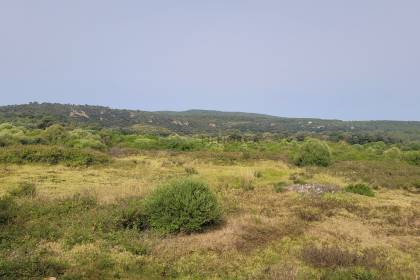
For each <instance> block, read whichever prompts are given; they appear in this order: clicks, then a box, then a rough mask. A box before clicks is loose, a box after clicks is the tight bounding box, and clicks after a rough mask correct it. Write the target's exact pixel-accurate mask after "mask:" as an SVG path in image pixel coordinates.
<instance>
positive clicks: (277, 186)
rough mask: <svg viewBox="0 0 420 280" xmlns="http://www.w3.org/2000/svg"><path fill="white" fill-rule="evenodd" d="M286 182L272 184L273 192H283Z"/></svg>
mask: <svg viewBox="0 0 420 280" xmlns="http://www.w3.org/2000/svg"><path fill="white" fill-rule="evenodd" d="M286 185H287V184H286V182H278V183H276V184H274V191H275V192H276V193H280V192H284V187H285V186H286Z"/></svg>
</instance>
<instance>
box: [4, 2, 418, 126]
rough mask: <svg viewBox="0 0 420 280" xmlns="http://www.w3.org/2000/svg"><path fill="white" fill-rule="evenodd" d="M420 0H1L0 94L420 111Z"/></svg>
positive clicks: (405, 114) (261, 108)
mask: <svg viewBox="0 0 420 280" xmlns="http://www.w3.org/2000/svg"><path fill="white" fill-rule="evenodd" d="M419 14H420V1H418V0H398V1H397V0H393V1H389V0H351V1H337V0H317V1H314V0H289V1H282V0H254V1H248V0H211V1H203V0H189V1H187V0H176V1H173V0H167V1H163V0H153V1H143V0H88V1H87V0H67V1H57V0H36V1H34V0H0V105H6V104H20V103H27V102H31V101H38V102H59V103H72V104H91V105H105V106H110V107H113V108H126V109H141V110H150V111H153V110H187V109H214V110H223V111H245V112H256V113H265V114H272V115H277V116H285V117H318V118H329V119H331V118H332V119H344V120H372V119H387V120H390V119H393V120H420V16H419Z"/></svg>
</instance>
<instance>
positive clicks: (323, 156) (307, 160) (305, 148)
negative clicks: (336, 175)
mask: <svg viewBox="0 0 420 280" xmlns="http://www.w3.org/2000/svg"><path fill="white" fill-rule="evenodd" d="M331 162H332V155H331V150H330V148H329V147H328V145H327V144H326V143H325V142H322V141H320V140H316V139H310V140H307V141H305V143H304V144H303V145H302V147H301V148H300V151H299V152H298V153H297V155H296V156H295V158H294V163H295V164H296V165H297V166H308V165H317V166H328V165H330V164H331Z"/></svg>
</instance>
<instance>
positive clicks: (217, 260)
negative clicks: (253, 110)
mask: <svg viewBox="0 0 420 280" xmlns="http://www.w3.org/2000/svg"><path fill="white" fill-rule="evenodd" d="M136 129H137V130H136ZM136 129H133V130H130V131H118V130H112V129H99V130H98V129H87V128H80V127H78V128H72V127H64V126H60V125H53V126H49V127H46V128H25V127H19V126H15V125H12V124H5V123H4V124H2V125H0V146H1V147H0V240H1V242H0V256H1V258H0V279H44V278H47V277H56V278H57V279H68V280H69V279H273V280H274V279H416V277H418V275H420V262H419V259H420V230H419V229H420V196H419V195H420V166H419V164H418V162H417V160H416V156H417V153H418V150H416V148H415V146H410V145H412V143H411V144H409V143H407V144H395V143H393V144H389V143H388V144H386V143H384V142H369V143H364V144H358V143H357V144H354V143H349V142H344V141H341V140H337V141H325V140H322V139H313V138H308V137H303V138H301V137H273V136H267V135H265V136H264V137H263V136H261V137H251V136H249V137H237V136H235V137H233V136H232V137H222V136H221V137H207V136H203V135H195V136H185V135H184V136H180V135H157V134H144V130H143V128H141V130H140V128H138V127H137V128H136ZM138 131H142V133H139V132H138Z"/></svg>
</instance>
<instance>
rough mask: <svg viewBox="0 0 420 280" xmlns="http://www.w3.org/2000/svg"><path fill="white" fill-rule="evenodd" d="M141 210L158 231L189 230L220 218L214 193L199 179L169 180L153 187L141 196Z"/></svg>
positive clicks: (187, 231)
mask: <svg viewBox="0 0 420 280" xmlns="http://www.w3.org/2000/svg"><path fill="white" fill-rule="evenodd" d="M144 214H145V215H146V216H147V217H148V222H149V225H150V226H151V227H152V228H153V229H155V230H157V231H160V232H162V233H177V232H186V233H191V232H195V231H200V230H201V229H203V227H205V226H208V225H211V224H214V223H216V222H218V221H219V220H220V217H221V211H220V207H219V205H218V202H217V199H216V196H215V195H214V194H213V193H212V192H211V191H210V189H209V188H208V186H207V185H206V184H205V183H203V182H199V181H194V180H190V179H184V180H179V181H173V182H171V183H169V184H168V185H164V186H162V187H160V188H158V189H157V190H156V191H154V192H153V193H152V194H151V195H150V196H149V197H148V198H146V200H145V204H144Z"/></svg>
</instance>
